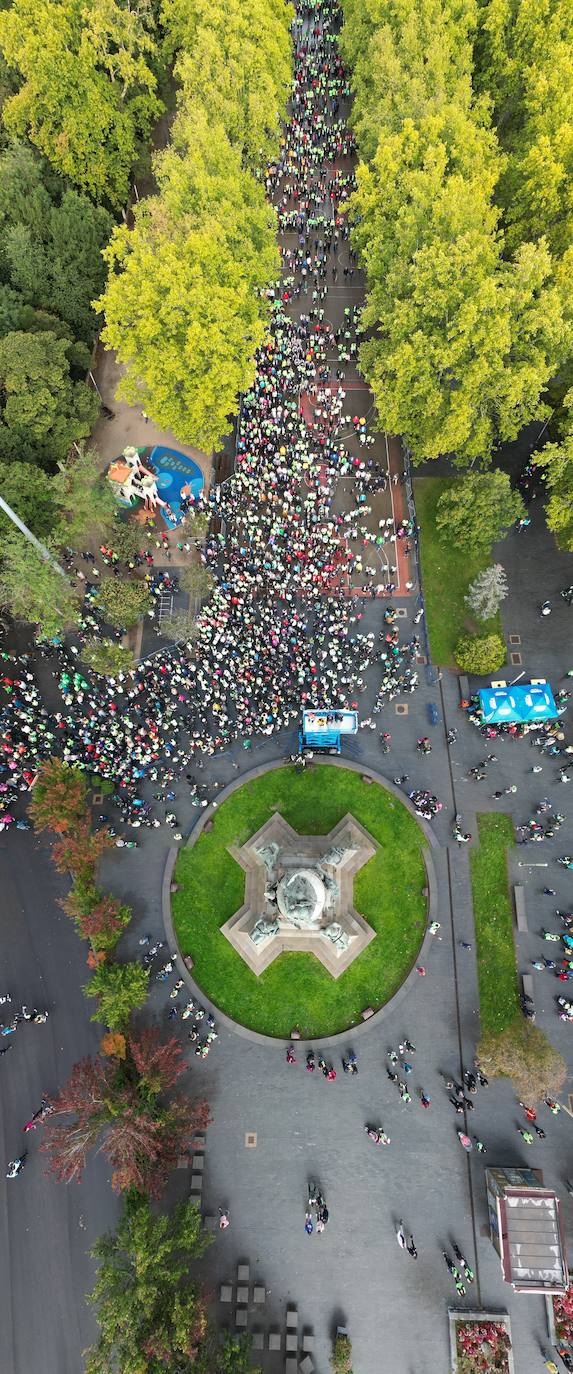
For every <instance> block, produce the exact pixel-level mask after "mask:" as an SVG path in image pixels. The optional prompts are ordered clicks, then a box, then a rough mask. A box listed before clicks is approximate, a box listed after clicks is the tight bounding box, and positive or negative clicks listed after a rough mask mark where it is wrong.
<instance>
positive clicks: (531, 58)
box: [476, 0, 573, 254]
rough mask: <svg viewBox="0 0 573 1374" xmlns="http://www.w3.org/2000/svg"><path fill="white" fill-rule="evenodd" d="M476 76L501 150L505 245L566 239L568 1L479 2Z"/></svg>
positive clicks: (571, 78)
mask: <svg viewBox="0 0 573 1374" xmlns="http://www.w3.org/2000/svg"><path fill="white" fill-rule="evenodd" d="M478 20H479V23H478V32H477V42H476V82H477V84H478V85H479V87H480V88H481V89H482V90H483V91H484V92H485V93H486V94H487V96H488V98H491V99H492V100H493V104H494V118H495V121H496V124H497V128H498V132H499V136H500V140H501V144H502V147H503V150H504V152H505V154H506V161H505V167H504V171H503V174H502V177H501V180H500V185H499V191H498V195H499V200H500V203H501V204H502V206H503V212H504V220H505V224H506V228H507V240H508V246H509V248H510V249H515V248H516V247H517V246H518V245H519V244H521V243H524V242H527V241H528V240H531V239H537V238H539V237H540V236H541V235H545V237H546V238H547V240H548V242H549V244H550V245H551V248H552V250H553V251H554V252H556V253H558V254H562V253H564V252H565V251H566V250H567V249H568V248H569V247H570V246H571V245H572V244H573V206H572V203H571V196H570V194H569V187H570V183H571V178H572V176H573V115H572V113H571V112H572V110H573V55H572V52H573V13H572V11H571V6H570V4H569V3H568V0H552V3H551V4H550V5H539V4H538V3H536V0H482V3H481V4H480V5H479V7H478Z"/></svg>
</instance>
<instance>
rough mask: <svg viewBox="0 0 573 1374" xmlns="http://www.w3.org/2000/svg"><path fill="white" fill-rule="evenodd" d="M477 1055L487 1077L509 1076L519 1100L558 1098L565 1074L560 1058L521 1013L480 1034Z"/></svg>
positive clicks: (549, 1043) (540, 1032)
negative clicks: (501, 1027)
mask: <svg viewBox="0 0 573 1374" xmlns="http://www.w3.org/2000/svg"><path fill="white" fill-rule="evenodd" d="M478 1057H479V1060H480V1063H481V1064H483V1067H484V1070H485V1072H486V1073H487V1075H488V1077H492V1078H510V1079H511V1081H512V1084H513V1086H514V1089H515V1093H516V1095H517V1097H518V1098H520V1099H521V1101H523V1102H531V1101H536V1100H539V1099H540V1098H542V1097H558V1095H559V1093H560V1091H561V1088H562V1087H563V1084H564V1082H565V1079H566V1077H567V1066H566V1064H565V1060H564V1059H563V1057H562V1056H561V1055H560V1054H559V1053H558V1052H557V1050H556V1049H554V1048H553V1045H552V1044H551V1042H550V1041H549V1040H548V1039H547V1036H546V1035H544V1034H543V1031H541V1030H539V1027H538V1026H533V1025H532V1024H531V1021H527V1020H526V1019H525V1017H523V1016H521V1014H519V1015H518V1016H516V1018H515V1020H514V1021H512V1023H511V1025H509V1026H507V1028H506V1029H505V1030H504V1031H501V1032H500V1033H498V1034H494V1033H492V1032H490V1033H489V1034H487V1035H484V1036H482V1039H481V1040H480V1043H479V1045H478Z"/></svg>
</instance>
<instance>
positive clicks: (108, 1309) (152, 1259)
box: [86, 1198, 209, 1374]
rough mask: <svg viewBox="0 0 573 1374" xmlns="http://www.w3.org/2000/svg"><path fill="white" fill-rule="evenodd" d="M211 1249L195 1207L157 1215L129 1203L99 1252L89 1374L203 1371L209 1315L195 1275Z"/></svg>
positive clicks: (101, 1241)
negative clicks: (197, 1263)
mask: <svg viewBox="0 0 573 1374" xmlns="http://www.w3.org/2000/svg"><path fill="white" fill-rule="evenodd" d="M208 1243H209V1242H208V1238H207V1237H206V1236H205V1233H204V1231H203V1229H202V1226H201V1216H200V1212H199V1209H198V1208H197V1207H196V1205H195V1203H192V1202H180V1203H179V1204H178V1205H177V1206H176V1207H174V1208H173V1209H172V1210H171V1212H169V1213H168V1214H167V1215H162V1216H157V1215H155V1214H152V1212H151V1208H150V1206H149V1203H148V1202H147V1201H145V1200H144V1199H136V1200H132V1199H131V1198H130V1199H128V1200H127V1202H126V1204H125V1207H124V1211H123V1214H122V1217H121V1219H120V1222H119V1225H118V1226H117V1229H116V1230H115V1232H109V1233H108V1234H107V1235H104V1236H102V1237H101V1238H100V1239H99V1240H98V1241H96V1244H95V1246H94V1249H93V1255H94V1257H95V1259H97V1260H99V1263H100V1267H99V1272H98V1277H97V1280H96V1284H95V1288H94V1291H93V1294H92V1298H91V1301H92V1303H93V1304H94V1307H95V1309H96V1313H97V1319H98V1324H99V1329H100V1334H99V1339H98V1341H97V1344H96V1345H95V1346H94V1347H93V1348H92V1349H91V1350H90V1351H88V1357H87V1365H86V1374H127V1371H128V1370H129V1371H132V1374H155V1372H156V1371H159V1370H160V1369H164V1368H170V1369H173V1370H176V1369H177V1370H178V1371H180V1374H191V1371H192V1370H193V1369H196V1368H198V1367H199V1368H200V1367H201V1361H200V1352H201V1348H202V1345H203V1342H204V1339H205V1336H206V1332H207V1314H206V1306H205V1300H204V1298H203V1296H202V1294H201V1292H200V1290H199V1288H198V1287H197V1285H196V1284H195V1283H194V1282H192V1281H191V1279H190V1276H189V1268H190V1264H191V1263H192V1262H193V1261H194V1260H196V1259H198V1258H199V1257H200V1256H201V1255H202V1254H203V1252H204V1250H205V1248H206V1246H207V1244H208Z"/></svg>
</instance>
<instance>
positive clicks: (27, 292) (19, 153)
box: [0, 143, 113, 344]
mask: <svg viewBox="0 0 573 1374" xmlns="http://www.w3.org/2000/svg"><path fill="white" fill-rule="evenodd" d="M112 223H113V221H112V218H111V215H109V214H108V212H107V210H104V209H103V208H102V207H101V206H100V207H98V206H95V205H93V204H92V202H91V201H90V200H89V199H88V197H87V196H85V195H81V194H80V193H79V192H78V191H74V190H71V189H70V188H69V187H68V188H67V187H66V185H65V183H64V182H63V181H62V180H61V179H60V178H59V177H57V176H55V175H54V174H53V173H52V172H50V169H49V166H48V164H47V163H46V162H45V160H44V159H42V158H41V157H39V156H38V154H37V153H36V152H34V149H33V148H30V147H29V146H27V145H26V144H24V143H15V144H11V145H10V146H9V147H8V148H6V149H5V151H4V152H3V153H2V155H1V156H0V276H1V277H2V279H3V280H4V282H5V283H6V286H8V287H9V288H10V289H11V290H12V291H13V292H16V293H17V298H14V297H12V298H11V300H12V313H11V315H10V316H9V317H8V324H9V326H10V327H13V326H14V325H16V324H17V323H18V322H19V319H20V318H21V315H20V316H19V315H18V313H17V306H16V300H17V302H18V305H19V306H20V307H21V306H22V305H24V304H26V305H31V306H33V307H34V308H35V309H37V310H42V311H47V312H48V313H51V314H53V315H55V316H57V317H58V318H59V319H60V320H63V321H64V322H65V323H66V324H67V325H69V326H70V329H71V330H73V332H74V334H75V336H76V337H77V338H80V339H83V340H84V342H85V343H88V344H91V342H92V339H93V337H94V335H95V334H96V332H97V329H98V319H97V315H96V314H95V311H94V310H93V309H92V307H91V301H92V300H93V298H94V297H95V296H97V295H98V294H99V292H100V291H101V289H102V287H103V284H104V280H105V264H104V261H103V258H102V249H103V248H104V246H105V244H106V243H107V241H108V239H109V236H110V233H111V228H112ZM4 289H6V288H4ZM6 299H7V300H10V298H9V297H7V298H6ZM1 332H5V330H2V331H1Z"/></svg>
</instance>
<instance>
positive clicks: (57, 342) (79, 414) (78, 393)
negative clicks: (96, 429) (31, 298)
mask: <svg viewBox="0 0 573 1374" xmlns="http://www.w3.org/2000/svg"><path fill="white" fill-rule="evenodd" d="M1 17H2V16H1V15H0V18H1ZM66 350H67V343H66V340H65V339H58V338H56V336H55V334H52V333H49V332H48V333H45V334H25V333H23V332H22V331H21V330H17V331H15V332H14V333H11V334H6V335H5V336H4V338H3V339H0V424H2V425H3V426H5V427H6V428H7V429H9V430H12V431H13V433H14V435H15V437H16V440H17V439H18V436H20V435H23V436H25V437H28V438H29V439H30V440H31V441H32V443H33V442H34V441H38V443H39V444H41V445H43V448H44V451H45V452H47V453H48V454H49V455H50V457H51V459H52V461H53V462H58V461H59V460H61V459H64V458H65V457H66V455H67V452H68V449H69V448H70V445H71V444H72V442H73V441H74V440H78V439H82V438H84V437H85V436H86V435H87V434H89V432H90V430H91V428H92V425H93V422H94V419H95V417H96V415H97V412H98V410H99V401H98V399H97V396H95V394H94V392H93V391H90V390H89V388H88V387H87V386H85V385H84V383H83V382H72V381H71V379H70V369H69V362H68V357H67V351H66Z"/></svg>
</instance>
